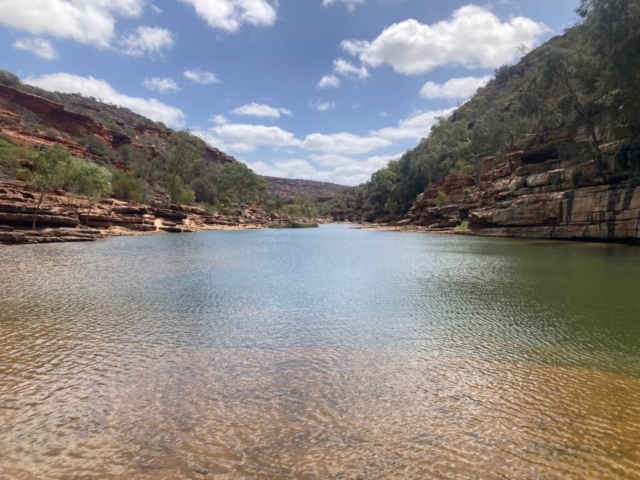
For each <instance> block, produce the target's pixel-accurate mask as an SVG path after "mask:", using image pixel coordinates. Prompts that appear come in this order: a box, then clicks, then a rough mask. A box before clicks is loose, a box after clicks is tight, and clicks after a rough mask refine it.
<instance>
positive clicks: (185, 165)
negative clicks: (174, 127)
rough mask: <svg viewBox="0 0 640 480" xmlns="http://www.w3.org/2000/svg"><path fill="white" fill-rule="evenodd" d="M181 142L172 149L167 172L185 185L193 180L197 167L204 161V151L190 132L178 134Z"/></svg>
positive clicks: (167, 163)
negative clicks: (178, 178)
mask: <svg viewBox="0 0 640 480" xmlns="http://www.w3.org/2000/svg"><path fill="white" fill-rule="evenodd" d="M178 138H179V142H178V143H177V144H176V145H175V146H174V147H173V148H172V149H171V153H170V154H169V158H168V159H167V162H166V167H167V171H168V172H169V173H170V174H171V175H175V176H178V177H180V178H181V179H182V181H183V182H184V183H189V182H191V180H193V174H194V171H195V169H196V167H197V166H198V165H199V164H200V162H201V161H202V151H201V149H200V148H199V147H198V146H197V145H196V144H195V143H194V141H193V140H192V139H191V137H190V135H189V132H180V133H179V134H178Z"/></svg>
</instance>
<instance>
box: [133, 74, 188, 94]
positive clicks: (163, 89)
mask: <svg viewBox="0 0 640 480" xmlns="http://www.w3.org/2000/svg"><path fill="white" fill-rule="evenodd" d="M142 85H144V86H145V87H146V88H148V89H149V90H153V91H155V92H159V93H172V92H179V91H180V90H181V89H180V86H179V85H178V84H177V83H176V82H175V80H174V79H173V78H160V77H152V78H145V79H144V82H142Z"/></svg>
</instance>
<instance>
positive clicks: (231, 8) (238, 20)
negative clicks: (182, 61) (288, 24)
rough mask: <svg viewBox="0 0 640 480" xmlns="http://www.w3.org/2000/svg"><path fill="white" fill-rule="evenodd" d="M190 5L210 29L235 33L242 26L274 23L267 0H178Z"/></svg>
mask: <svg viewBox="0 0 640 480" xmlns="http://www.w3.org/2000/svg"><path fill="white" fill-rule="evenodd" d="M180 1H181V2H183V3H186V4H188V5H191V6H192V7H193V8H194V9H195V10H196V13H197V14H198V16H199V17H200V18H202V19H203V20H204V21H206V22H207V23H208V24H209V25H210V26H211V27H213V28H219V29H222V30H226V31H227V32H235V31H237V30H238V29H240V27H241V26H242V25H243V24H249V25H254V26H264V27H270V26H271V25H273V24H274V23H275V21H276V18H277V14H276V8H275V6H274V5H277V2H276V3H275V4H274V5H272V4H271V3H270V2H268V1H267V0H180Z"/></svg>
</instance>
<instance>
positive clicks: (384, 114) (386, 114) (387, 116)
mask: <svg viewBox="0 0 640 480" xmlns="http://www.w3.org/2000/svg"><path fill="white" fill-rule="evenodd" d="M378 116H379V117H382V118H389V114H388V113H387V112H380V113H379V114H378Z"/></svg>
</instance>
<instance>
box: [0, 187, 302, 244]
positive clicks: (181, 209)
mask: <svg viewBox="0 0 640 480" xmlns="http://www.w3.org/2000/svg"><path fill="white" fill-rule="evenodd" d="M37 197H38V195H37V192H33V191H31V190H30V189H29V187H28V186H27V185H25V184H24V183H21V182H1V181H0V244H2V243H5V244H24V243H53V242H79V241H91V240H96V239H98V238H102V237H104V236H114V235H132V234H137V233H153V232H169V233H184V232H195V231H200V230H215V229H226V228H265V227H268V226H269V225H270V224H271V223H273V222H277V221H279V220H281V221H283V222H291V221H296V222H305V221H307V220H306V219H302V218H294V217H283V218H279V217H278V216H277V215H275V214H270V215H269V214H267V213H265V212H264V211H262V210H261V208H260V207H259V206H258V205H254V206H245V207H243V208H238V209H236V210H234V211H232V212H228V213H226V214H223V213H208V212H206V211H205V210H203V209H201V208H198V207H193V206H189V205H171V204H166V203H162V202H157V203H155V204H153V205H139V204H133V203H127V202H122V201H118V200H113V199H109V200H105V201H103V202H100V203H99V204H98V205H95V206H93V207H92V208H91V211H90V212H89V209H88V206H87V204H86V201H85V200H84V199H83V198H79V197H75V196H73V195H69V194H66V193H65V192H56V194H53V195H47V196H46V199H45V202H44V203H43V205H42V206H41V208H40V210H39V213H38V217H37V227H38V230H36V231H32V230H31V222H32V220H33V214H34V211H35V207H36V204H37ZM87 215H88V218H87Z"/></svg>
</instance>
